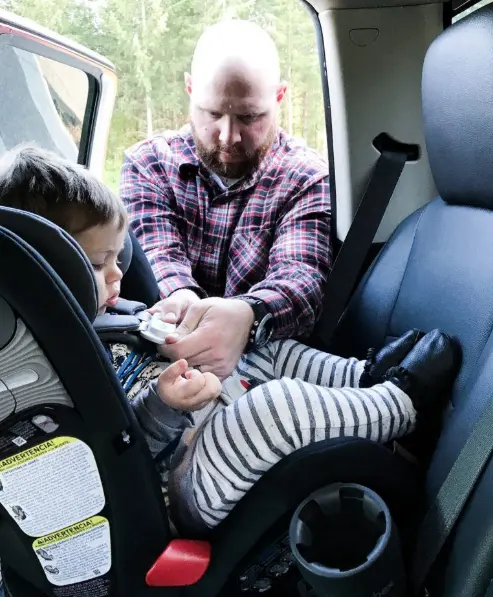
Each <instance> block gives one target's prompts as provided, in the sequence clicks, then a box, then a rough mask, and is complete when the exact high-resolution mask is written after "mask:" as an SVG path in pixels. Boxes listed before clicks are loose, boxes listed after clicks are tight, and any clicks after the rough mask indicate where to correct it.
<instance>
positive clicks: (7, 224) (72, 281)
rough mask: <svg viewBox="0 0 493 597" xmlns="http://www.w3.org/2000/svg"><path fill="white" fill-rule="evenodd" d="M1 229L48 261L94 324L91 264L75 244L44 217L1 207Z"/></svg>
mask: <svg viewBox="0 0 493 597" xmlns="http://www.w3.org/2000/svg"><path fill="white" fill-rule="evenodd" d="M0 226H3V227H4V228H7V229H8V230H10V231H11V232H13V233H14V234H17V235H18V236H20V237H21V238H22V239H23V240H24V241H26V242H27V243H29V244H30V245H31V246H32V247H33V249H35V250H36V251H37V252H38V253H39V254H40V255H41V256H42V257H43V258H44V259H46V261H47V262H48V263H49V264H50V265H51V267H52V268H53V269H54V270H55V271H56V273H57V274H58V275H59V276H60V278H61V279H62V280H63V281H64V282H65V284H66V285H67V287H68V289H69V290H70V292H71V293H72V294H73V296H74V298H75V300H76V301H77V302H78V303H79V304H80V306H81V308H82V310H83V311H84V313H85V314H86V315H87V317H88V318H89V320H90V321H91V322H93V321H94V319H95V318H96V315H97V311H98V301H97V287H96V281H95V279H94V274H93V271H92V267H91V264H90V263H89V260H88V259H87V257H86V255H85V253H84V251H83V250H82V249H81V247H80V246H79V245H78V244H77V243H76V241H75V240H74V239H73V238H72V237H71V236H70V235H69V234H67V233H66V232H65V231H64V230H62V229H61V228H59V227H58V226H56V225H55V224H53V223H52V222H49V221H48V220H45V218H42V217H40V216H37V215H34V214H31V213H28V212H25V211H20V210H17V209H12V208H9V207H0ZM19 275H22V272H19ZM33 300H34V301H35V300H36V289H35V288H34V289H33Z"/></svg>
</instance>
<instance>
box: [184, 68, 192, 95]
mask: <svg viewBox="0 0 493 597" xmlns="http://www.w3.org/2000/svg"><path fill="white" fill-rule="evenodd" d="M185 89H186V90H187V93H188V95H192V75H191V74H190V73H185Z"/></svg>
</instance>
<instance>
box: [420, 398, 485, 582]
mask: <svg viewBox="0 0 493 597" xmlns="http://www.w3.org/2000/svg"><path fill="white" fill-rule="evenodd" d="M492 429H493V399H492V400H490V402H489V403H488V405H487V406H486V408H485V410H484V411H483V412H482V414H481V415H480V417H479V419H478V420H477V421H476V424H475V425H474V427H473V430H472V432H471V434H470V436H469V437H468V439H467V441H466V443H465V444H464V446H463V447H462V450H461V451H460V453H459V456H458V457H457V460H456V461H455V462H454V464H453V466H452V468H451V469H450V471H449V473H448V475H447V477H446V478H445V481H444V482H443V484H442V486H441V487H440V489H439V491H438V494H437V496H436V497H435V499H434V501H433V503H432V504H431V506H430V508H429V509H428V511H427V512H426V514H425V516H424V518H423V521H422V522H421V525H420V527H419V529H418V534H417V538H416V545H415V553H414V559H413V562H412V567H411V583H412V586H413V590H414V592H415V594H419V592H420V591H421V589H422V588H423V586H424V583H425V580H426V577H427V575H428V573H429V571H430V570H431V567H432V566H433V564H434V562H435V561H436V559H437V557H438V555H439V554H440V551H441V549H442V547H443V546H444V544H445V541H446V540H447V537H448V536H449V535H450V533H451V531H452V530H453V528H454V526H455V524H456V522H457V520H458V518H459V516H460V514H461V512H462V510H463V509H464V506H465V504H466V502H467V500H468V498H469V496H470V495H471V492H472V491H473V489H474V487H475V486H476V484H477V482H478V479H479V477H480V475H481V473H482V471H483V469H484V467H485V465H486V464H487V462H488V461H489V459H490V457H491V454H492V453H493V432H492Z"/></svg>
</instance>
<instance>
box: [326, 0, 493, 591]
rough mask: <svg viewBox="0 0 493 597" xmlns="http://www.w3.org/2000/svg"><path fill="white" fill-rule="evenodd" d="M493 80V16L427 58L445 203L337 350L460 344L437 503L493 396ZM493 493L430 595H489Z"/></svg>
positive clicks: (355, 315)
mask: <svg viewBox="0 0 493 597" xmlns="http://www.w3.org/2000/svg"><path fill="white" fill-rule="evenodd" d="M492 74H493V6H487V7H484V8H482V9H479V10H477V11H476V12H474V13H473V14H471V15H469V16H467V17H465V18H464V19H462V20H460V21H459V22H457V23H455V24H454V25H452V26H451V27H450V28H448V29H446V30H445V31H444V32H443V33H442V34H441V35H440V36H439V37H438V38H437V39H436V40H435V41H434V42H433V43H432V45H431V46H430V48H429V50H428V52H427V55H426V58H425V62H424V67H423V79H422V94H423V118H424V127H425V138H426V145H427V151H428V156H429V161H430V165H431V169H432V172H433V176H434V179H435V183H436V187H437V190H438V193H439V197H438V198H437V199H435V200H434V201H432V202H431V203H429V204H428V205H426V206H425V207H423V208H422V209H420V210H418V211H416V212H415V213H414V214H412V215H411V216H409V217H408V218H407V219H406V220H405V221H404V222H403V223H402V224H401V225H400V226H399V227H398V228H397V230H396V231H395V233H394V234H393V236H392V237H391V238H390V240H389V241H388V243H387V244H386V246H385V247H384V248H383V250H382V252H381V253H380V255H379V256H378V258H377V259H376V261H375V262H374V264H373V265H372V267H371V268H370V270H369V271H368V272H367V273H366V275H365V277H364V278H363V280H362V282H361V283H360V285H359V287H358V288H357V290H356V292H355V294H354V295H353V297H352V300H351V302H350V304H349V306H348V308H347V310H346V313H345V315H344V317H343V319H342V321H341V322H340V325H339V327H338V330H337V333H336V335H335V338H334V344H333V349H334V351H336V352H337V354H342V355H349V354H351V355H356V356H358V355H359V356H362V355H364V353H365V350H366V347H367V346H378V345H380V344H381V343H382V342H384V341H387V340H390V339H392V338H393V337H395V336H399V335H400V334H401V333H402V332H404V331H405V330H407V329H409V328H410V327H417V328H420V329H422V330H424V331H429V330H431V329H432V328H435V327H438V328H440V329H442V330H444V331H446V332H448V333H449V334H450V335H452V336H453V337H455V338H456V339H457V340H458V341H459V342H460V344H461V347H462V355H463V357H462V358H463V361H462V368H461V371H460V374H459V376H458V378H457V380H456V383H455V385H454V388H453V392H452V396H451V400H450V403H449V406H448V408H447V410H446V413H445V416H444V420H443V430H442V433H441V436H440V438H439V440H438V445H437V447H436V450H435V452H434V454H433V458H432V460H431V463H430V466H429V469H428V472H427V476H426V483H425V493H426V499H427V500H428V501H430V500H432V499H433V498H434V497H435V496H436V494H437V492H438V489H439V487H440V485H441V484H442V483H443V481H444V479H445V477H446V476H447V474H448V472H449V470H450V468H451V466H452V464H453V463H454V461H455V459H456V458H457V456H458V454H459V452H460V450H461V449H462V447H463V445H464V443H465V441H466V439H467V437H468V435H469V434H470V432H471V430H472V428H473V425H474V424H475V422H476V421H477V419H478V417H479V416H480V414H481V413H482V411H483V410H484V407H485V405H486V403H487V402H488V401H490V400H491V399H492V398H493V337H492V329H493V301H492V297H493V234H492V231H493V110H492V106H493V78H492ZM492 441H493V434H492ZM492 491H493V467H492V466H491V463H490V464H489V465H488V466H487V467H486V468H485V470H484V472H483V474H482V477H481V479H480V482H479V484H478V485H477V486H476V488H475V491H474V492H473V494H472V495H471V497H470V498H469V501H468V503H467V506H466V509H465V510H464V511H463V513H462V515H461V517H460V519H459V521H458V524H457V526H456V528H455V532H454V533H453V534H452V536H451V537H450V538H449V541H448V543H447V545H446V546H445V549H444V551H443V553H442V556H441V558H440V559H439V561H438V562H437V563H436V565H435V567H434V570H433V571H432V574H431V578H430V582H429V583H428V591H429V594H430V595H431V596H440V597H473V596H474V597H479V596H484V595H486V594H488V595H490V592H488V593H487V591H488V588H489V591H491V590H492V588H493V587H490V582H491V578H492V577H493V507H492V503H491V495H492Z"/></svg>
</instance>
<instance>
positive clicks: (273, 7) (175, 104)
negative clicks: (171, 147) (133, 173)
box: [0, 0, 326, 188]
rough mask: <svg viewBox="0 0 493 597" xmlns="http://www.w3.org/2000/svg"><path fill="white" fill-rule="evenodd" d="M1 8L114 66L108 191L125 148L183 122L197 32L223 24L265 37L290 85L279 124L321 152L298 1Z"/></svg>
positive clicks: (139, 0)
mask: <svg viewBox="0 0 493 597" xmlns="http://www.w3.org/2000/svg"><path fill="white" fill-rule="evenodd" d="M0 6H1V7H2V8H6V9H7V10H10V11H12V12H14V13H16V14H19V15H21V16H24V17H27V18H29V19H31V20H34V21H37V22H38V23H40V24H41V25H44V26H45V27H48V28H49V29H52V30H53V31H56V32H57V33H60V34H62V35H66V36H67V37H70V38H71V39H74V40H76V41H78V42H79V43H81V44H83V45H85V46H88V47H90V48H91V49H93V50H95V51H97V52H99V53H101V54H103V55H104V56H106V57H107V58H109V59H110V60H111V61H112V62H113V63H114V64H115V66H116V69H117V75H118V97H117V101H116V106H115V112H114V116H113V121H112V129H111V134H110V139H109V144H108V159H107V164H106V182H107V183H108V184H110V185H111V186H112V187H114V188H116V187H117V184H118V171H119V167H120V165H121V162H122V159H123V151H124V149H125V148H126V147H129V146H130V145H132V144H134V143H136V142H137V141H139V140H141V139H144V138H145V137H146V136H148V134H150V133H151V132H155V131H159V130H164V129H172V128H177V127H180V126H182V125H183V123H184V122H186V120H187V117H188V98H187V96H186V93H185V89H184V80H183V75H184V72H186V71H187V70H189V68H190V62H191V57H192V53H193V49H194V46H195V43H196V42H197V40H198V38H199V36H200V34H201V32H202V31H203V29H204V28H205V27H206V26H207V25H210V24H212V23H214V22H216V21H217V20H219V19H220V18H222V17H239V18H246V19H251V20H253V21H255V22H257V23H259V24H260V25H262V26H264V27H265V28H266V29H267V30H268V31H269V32H270V33H271V35H272V36H273V38H274V39H275V41H276V43H277V45H278V48H279V53H280V56H281V67H282V74H283V77H284V79H285V80H287V82H288V85H289V93H288V94H287V97H286V99H285V101H284V104H283V108H282V112H281V124H282V126H283V127H284V128H285V129H286V130H288V131H289V132H291V133H292V134H295V135H299V136H302V137H304V138H305V139H306V141H307V143H308V144H309V145H311V146H312V147H314V148H316V149H318V150H319V151H321V152H325V151H326V138H325V121H324V109H323V101H322V89H321V78H320V63H319V57H318V52H317V47H316V39H315V31H314V27H313V22H312V18H311V16H310V14H309V13H308V11H307V9H306V8H305V7H304V6H303V4H302V3H301V2H300V1H299V0H0Z"/></svg>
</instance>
